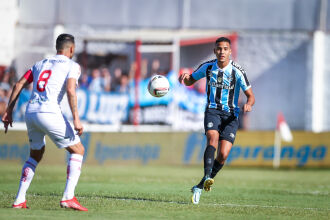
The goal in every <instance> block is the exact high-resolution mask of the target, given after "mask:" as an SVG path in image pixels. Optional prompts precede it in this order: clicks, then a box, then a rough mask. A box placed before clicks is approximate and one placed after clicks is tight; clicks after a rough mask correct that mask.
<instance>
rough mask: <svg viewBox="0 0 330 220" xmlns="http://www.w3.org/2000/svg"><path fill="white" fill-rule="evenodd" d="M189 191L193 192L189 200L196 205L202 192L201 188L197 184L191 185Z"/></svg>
mask: <svg viewBox="0 0 330 220" xmlns="http://www.w3.org/2000/svg"><path fill="white" fill-rule="evenodd" d="M191 192H192V193H193V195H192V197H191V202H192V203H193V204H195V205H197V204H198V203H199V199H200V197H201V194H202V189H200V188H198V187H197V186H193V188H191Z"/></svg>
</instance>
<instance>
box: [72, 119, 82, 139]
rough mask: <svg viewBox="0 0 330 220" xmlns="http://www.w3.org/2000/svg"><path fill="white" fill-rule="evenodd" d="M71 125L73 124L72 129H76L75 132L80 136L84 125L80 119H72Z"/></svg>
mask: <svg viewBox="0 0 330 220" xmlns="http://www.w3.org/2000/svg"><path fill="white" fill-rule="evenodd" d="M73 125H74V130H76V131H77V134H78V135H79V136H81V135H82V133H83V131H84V127H83V126H82V124H81V122H80V120H74V121H73Z"/></svg>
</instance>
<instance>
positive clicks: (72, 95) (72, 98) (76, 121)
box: [66, 78, 84, 136]
mask: <svg viewBox="0 0 330 220" xmlns="http://www.w3.org/2000/svg"><path fill="white" fill-rule="evenodd" d="M66 92H67V96H68V101H69V105H70V109H71V112H72V117H73V125H74V129H75V130H76V131H77V132H78V135H79V136H80V135H82V133H83V130H84V128H83V126H82V124H81V122H80V118H79V114H78V105H77V95H76V79H74V78H69V79H68V81H67V85H66Z"/></svg>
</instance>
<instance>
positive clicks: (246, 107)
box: [243, 104, 252, 112]
mask: <svg viewBox="0 0 330 220" xmlns="http://www.w3.org/2000/svg"><path fill="white" fill-rule="evenodd" d="M243 111H244V112H250V111H252V106H251V105H249V104H245V105H244V106H243Z"/></svg>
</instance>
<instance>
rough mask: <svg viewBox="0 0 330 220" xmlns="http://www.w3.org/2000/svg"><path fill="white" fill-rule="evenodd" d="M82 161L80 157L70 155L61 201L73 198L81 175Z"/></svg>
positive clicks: (78, 155)
mask: <svg viewBox="0 0 330 220" xmlns="http://www.w3.org/2000/svg"><path fill="white" fill-rule="evenodd" d="M82 160H83V156H82V155H80V154H71V156H70V159H69V162H68V167H67V178H66V186H65V190H64V194H63V198H62V200H69V199H72V198H73V197H74V189H75V188H76V185H77V183H78V180H79V176H80V173H81V164H82Z"/></svg>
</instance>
